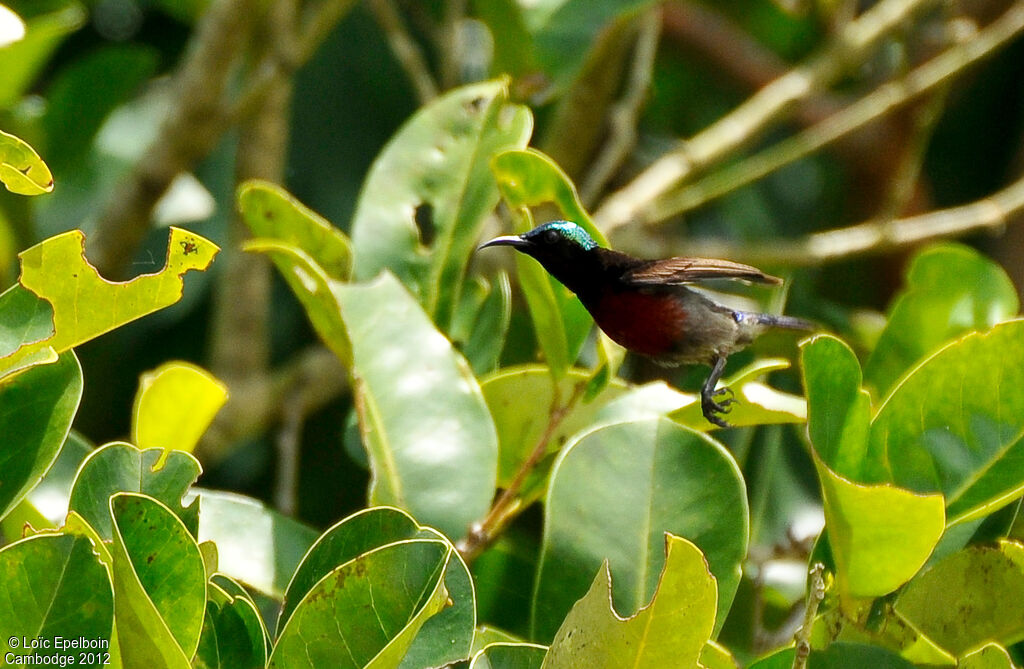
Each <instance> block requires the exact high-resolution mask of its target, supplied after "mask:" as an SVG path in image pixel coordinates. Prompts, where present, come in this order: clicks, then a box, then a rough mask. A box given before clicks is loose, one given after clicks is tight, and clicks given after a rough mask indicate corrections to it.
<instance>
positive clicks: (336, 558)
mask: <svg viewBox="0 0 1024 669" xmlns="http://www.w3.org/2000/svg"><path fill="white" fill-rule="evenodd" d="M408 539H441V540H445V539H444V537H443V536H442V535H441V534H440V533H438V532H437V531H436V530H433V529H431V528H427V527H421V526H420V525H418V524H417V523H416V521H415V520H413V519H412V517H411V516H409V515H408V514H407V513H405V512H404V511H401V510H399V509H393V508H389V507H377V508H371V509H365V510H363V511H360V512H357V513H355V514H353V515H351V516H349V517H348V518H346V519H344V520H342V521H341V522H339V523H338V524H337V525H335V526H334V527H332V528H330V529H329V530H327V531H326V532H324V533H323V534H322V535H321V536H320V538H319V539H317V540H316V543H314V544H313V546H312V547H311V548H310V549H309V552H308V553H307V554H306V556H305V557H304V558H303V560H302V564H300V565H299V568H298V569H297V570H296V571H295V575H294V576H293V577H292V580H291V583H289V584H288V591H287V593H286V594H285V598H284V605H283V607H282V609H281V616H280V618H278V622H277V628H278V630H282V629H283V628H284V626H285V625H286V624H287V622H288V620H289V619H290V618H291V615H292V613H293V612H294V611H295V608H296V606H298V604H299V602H300V601H302V599H303V598H304V597H305V596H306V595H307V594H308V593H309V591H310V590H312V589H313V587H314V586H315V585H316V583H317V582H318V581H320V579H322V578H323V577H324V576H326V575H327V574H329V573H330V572H331V571H332V570H334V569H335V568H336V567H337V566H338V565H341V564H345V563H347V562H350V561H352V560H354V559H356V558H358V557H359V556H361V555H364V554H366V553H368V552H370V551H372V550H375V549H377V548H380V547H381V546H384V545H387V544H393V543H396V542H400V541H404V540H408ZM444 582H445V589H446V590H447V591H448V598H449V600H450V604H449V605H448V606H447V607H446V608H445V609H444V610H443V611H441V612H440V613H438V614H436V615H434V616H433V617H431V618H430V619H429V620H428V621H427V622H426V623H425V624H424V626H423V628H422V629H421V630H420V633H419V634H418V635H417V637H416V640H415V641H414V642H413V644H412V646H410V648H409V650H408V651H407V653H406V656H405V658H404V660H403V663H402V666H408V667H426V666H443V665H445V664H448V663H450V662H454V661H456V660H459V659H463V658H465V657H467V656H468V655H469V651H470V648H471V646H472V643H473V629H474V627H475V625H476V615H475V610H474V601H473V584H472V581H471V578H470V575H469V569H468V568H467V567H466V564H465V563H464V562H463V561H462V559H461V558H460V557H459V556H458V554H457V553H453V558H452V559H450V560H449V562H448V565H447V567H446V569H445V575H444Z"/></svg>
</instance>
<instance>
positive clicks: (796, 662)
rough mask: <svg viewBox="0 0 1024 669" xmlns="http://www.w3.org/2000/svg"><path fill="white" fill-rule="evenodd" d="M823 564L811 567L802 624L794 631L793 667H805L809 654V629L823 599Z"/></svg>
mask: <svg viewBox="0 0 1024 669" xmlns="http://www.w3.org/2000/svg"><path fill="white" fill-rule="evenodd" d="M824 572H825V565H823V564H822V563H820V562H816V563H814V566H813V567H811V583H810V589H809V590H808V592H807V608H806V609H804V624H803V625H801V626H800V629H799V630H797V633H796V654H795V655H794V657H793V669H806V667H807V657H808V656H809V655H810V654H811V630H812V628H813V627H814V617H815V616H817V615H818V605H819V604H821V600H823V599H825V578H824Z"/></svg>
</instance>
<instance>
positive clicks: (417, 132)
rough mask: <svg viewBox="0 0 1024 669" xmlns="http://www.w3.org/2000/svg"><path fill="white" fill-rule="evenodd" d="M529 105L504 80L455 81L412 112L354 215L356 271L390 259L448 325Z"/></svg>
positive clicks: (525, 131)
mask: <svg viewBox="0 0 1024 669" xmlns="http://www.w3.org/2000/svg"><path fill="white" fill-rule="evenodd" d="M532 128H533V119H532V116H531V114H530V111H529V110H528V109H527V108H526V107H523V106H520V105H516V104H512V103H510V102H509V99H508V91H507V84H506V82H505V81H503V80H499V81H488V82H483V83H477V84H472V85H469V86H463V87H461V88H457V89H455V90H453V91H451V92H449V93H447V94H446V95H444V96H442V97H440V98H438V99H437V100H435V101H433V102H432V103H430V104H429V105H427V106H426V107H424V108H423V109H421V110H420V111H419V112H417V113H416V114H415V115H413V117H412V118H411V119H410V120H409V121H407V122H406V124H405V125H404V126H403V127H402V129H400V130H399V131H398V133H397V134H396V135H395V136H394V137H393V138H392V139H391V141H390V142H389V143H388V145H387V146H386V147H385V148H384V150H383V151H382V152H381V154H380V155H379V156H378V157H377V159H376V161H374V164H373V166H372V167H371V169H370V173H369V176H368V177H367V179H366V183H365V184H364V186H363V191H362V193H361V194H360V198H359V204H358V207H357V209H356V214H355V219H354V220H353V222H352V245H353V249H354V252H355V259H356V262H355V276H356V278H357V279H360V280H366V279H371V278H373V277H375V276H376V275H377V274H379V273H380V272H381V271H382V270H383V269H385V268H387V269H389V270H390V271H391V272H392V273H394V274H395V275H396V276H397V277H398V278H399V279H400V280H401V281H402V283H403V284H405V286H406V287H407V288H409V289H410V290H411V291H412V292H413V294H415V295H417V297H418V298H419V299H420V301H421V303H422V304H423V305H424V308H425V309H426V311H427V313H428V314H430V315H431V317H432V318H433V319H434V321H435V322H437V323H438V324H439V326H440V327H441V328H442V329H443V330H445V331H447V330H448V327H449V325H450V323H451V320H452V317H453V313H454V309H455V306H456V304H458V302H459V295H460V292H461V285H462V279H463V276H464V275H465V269H466V264H467V262H468V260H469V257H470V254H471V253H472V251H473V248H474V246H475V245H476V243H477V242H478V239H479V236H480V230H481V228H482V226H483V223H484V219H485V217H486V216H487V214H489V213H490V212H491V210H492V209H494V206H495V205H496V204H497V202H498V191H497V189H496V187H495V184H494V179H493V177H492V176H491V174H490V171H489V169H488V168H489V162H490V160H491V157H492V156H494V155H495V154H497V153H499V152H501V151H503V150H506V149H510V148H515V147H523V146H525V145H526V142H527V141H528V139H529V137H530V132H531V130H532Z"/></svg>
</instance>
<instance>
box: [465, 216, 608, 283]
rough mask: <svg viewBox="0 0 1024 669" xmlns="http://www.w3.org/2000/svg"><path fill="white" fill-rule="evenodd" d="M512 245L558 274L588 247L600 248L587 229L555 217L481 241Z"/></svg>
mask: <svg viewBox="0 0 1024 669" xmlns="http://www.w3.org/2000/svg"><path fill="white" fill-rule="evenodd" d="M489 246H511V247H513V248H514V249H516V250H517V251H519V252H520V253H525V254H526V255H528V256H532V257H533V258H536V259H537V261H538V262H540V264H541V265H543V266H544V268H545V269H547V270H548V271H549V272H551V273H552V274H555V275H556V276H557V275H558V273H557V271H556V270H557V268H558V267H559V266H562V265H566V264H572V263H578V262H580V261H581V259H582V258H584V257H585V256H587V255H588V252H589V251H592V250H593V249H596V248H598V246H597V242H595V241H594V240H593V238H591V236H590V235H588V234H587V231H586V230H584V229H583V228H582V227H580V226H579V225H577V224H576V223H573V222H572V221H552V222H550V223H544V224H543V225H539V226H537V227H536V228H534V229H533V230H530V231H529V232H527V233H525V234H522V235H507V236H504V237H495V238H494V239H492V240H490V241H489V242H486V243H484V244H481V245H480V248H481V249H484V248H487V247H489Z"/></svg>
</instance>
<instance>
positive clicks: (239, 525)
mask: <svg viewBox="0 0 1024 669" xmlns="http://www.w3.org/2000/svg"><path fill="white" fill-rule="evenodd" d="M192 494H194V495H195V496H196V497H197V498H198V505H199V508H200V514H199V537H198V538H199V541H204V542H205V541H213V542H216V544H217V555H218V563H219V564H218V568H219V569H220V571H222V572H224V573H225V574H227V575H229V576H231V577H232V578H235V579H237V580H239V581H241V582H243V583H245V584H246V585H248V586H250V587H251V588H254V589H256V590H258V591H259V592H262V593H265V594H267V595H269V596H271V597H274V598H275V599H281V598H282V597H284V592H285V588H287V587H288V580H289V579H290V578H291V577H292V574H293V573H294V572H295V568H296V567H297V566H298V565H299V562H300V561H301V560H302V556H303V555H305V553H306V551H307V550H308V549H309V547H310V545H312V543H313V541H315V540H316V536H317V533H316V531H314V530H313V529H312V528H310V527H308V526H306V525H303V524H302V523H300V522H298V521H296V520H293V519H291V518H288V517H286V516H283V515H281V514H280V513H278V512H277V511H274V510H273V509H269V508H267V507H266V506H264V505H263V504H262V503H261V502H259V501H258V500H255V499H253V498H251V497H245V496H243V495H238V494H234V493H229V492H220V491H215V490H202V489H196V488H193V490H192ZM190 501H191V500H190Z"/></svg>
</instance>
